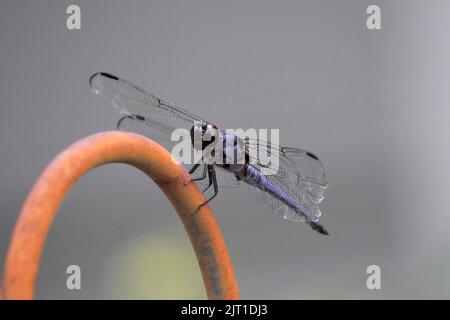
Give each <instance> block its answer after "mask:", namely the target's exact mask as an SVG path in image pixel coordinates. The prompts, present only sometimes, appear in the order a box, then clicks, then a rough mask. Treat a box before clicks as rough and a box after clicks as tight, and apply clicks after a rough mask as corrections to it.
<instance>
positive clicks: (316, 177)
mask: <svg viewBox="0 0 450 320" xmlns="http://www.w3.org/2000/svg"><path fill="white" fill-rule="evenodd" d="M245 148H246V151H247V152H248V154H249V155H250V163H252V164H257V165H258V166H260V167H264V168H266V171H269V172H270V166H269V165H268V163H269V162H270V157H274V156H276V157H278V160H279V164H280V167H282V168H283V169H284V170H287V171H292V172H293V173H295V174H296V175H297V178H296V179H300V180H305V181H316V182H319V183H321V184H326V182H325V169H324V167H323V164H322V162H321V161H320V159H319V157H317V156H316V155H315V154H314V153H312V152H309V151H305V150H302V149H298V148H292V147H281V146H278V145H276V144H272V143H270V142H268V141H265V140H261V139H252V138H247V139H245ZM276 173H277V172H276V170H275V169H274V170H273V171H272V172H270V174H276Z"/></svg>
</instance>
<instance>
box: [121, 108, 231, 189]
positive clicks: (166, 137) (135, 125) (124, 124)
mask: <svg viewBox="0 0 450 320" xmlns="http://www.w3.org/2000/svg"><path fill="white" fill-rule="evenodd" d="M150 121H151V119H146V118H143V117H132V116H131V117H130V116H124V117H123V118H121V119H120V120H119V122H118V124H117V126H118V128H119V129H120V130H124V131H133V132H136V133H139V134H141V135H143V136H146V137H152V138H153V139H155V140H157V141H158V143H159V144H160V145H162V146H163V147H164V148H166V149H167V150H169V151H171V150H173V148H174V147H175V145H176V144H177V143H178V141H172V140H171V139H170V135H171V131H169V130H168V129H166V128H161V127H160V126H159V125H155V124H153V123H151V122H150ZM149 122H150V123H151V124H149ZM189 143H190V142H189ZM190 150H191V154H190V158H191V159H194V158H193V157H194V154H193V152H194V150H193V149H190ZM182 165H183V166H184V167H185V169H186V170H187V171H189V169H190V168H191V167H192V165H189V164H184V163H182ZM214 169H215V171H216V178H217V183H218V185H219V186H221V187H227V188H234V187H239V181H238V180H237V179H236V176H235V175H234V174H233V173H231V172H230V171H228V170H225V169H223V168H222V167H219V166H215V168H214ZM202 170H203V166H200V167H199V168H198V169H197V170H196V172H195V173H194V174H192V176H193V178H197V177H200V176H201V174H202ZM196 183H197V184H198V185H199V186H201V187H206V186H207V185H208V183H209V181H208V178H206V179H203V180H197V181H196Z"/></svg>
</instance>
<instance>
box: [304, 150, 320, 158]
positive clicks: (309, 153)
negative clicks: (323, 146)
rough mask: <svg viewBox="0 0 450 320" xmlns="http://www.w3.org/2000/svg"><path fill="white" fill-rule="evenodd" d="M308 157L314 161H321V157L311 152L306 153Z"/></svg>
mask: <svg viewBox="0 0 450 320" xmlns="http://www.w3.org/2000/svg"><path fill="white" fill-rule="evenodd" d="M306 155H307V156H308V157H310V158H313V159H316V160H319V157H318V156H316V155H315V154H314V153H311V152H307V153H306Z"/></svg>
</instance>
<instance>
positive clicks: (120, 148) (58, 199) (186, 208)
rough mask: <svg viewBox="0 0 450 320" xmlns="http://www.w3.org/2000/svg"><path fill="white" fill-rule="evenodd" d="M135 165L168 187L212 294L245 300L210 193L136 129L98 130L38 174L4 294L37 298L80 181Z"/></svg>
mask: <svg viewBox="0 0 450 320" xmlns="http://www.w3.org/2000/svg"><path fill="white" fill-rule="evenodd" d="M115 162H121V163H126V164H130V165H132V166H134V167H136V168H138V169H140V170H142V171H143V172H144V173H145V174H147V175H148V176H149V177H150V178H151V179H152V180H153V181H154V182H156V184H157V185H158V186H159V187H160V188H161V189H162V191H163V192H164V193H165V195H166V196H167V198H168V199H169V200H170V202H171V203H172V205H173V206H174V208H175V210H176V211H177V212H178V215H179V216H180V219H181V221H182V222H183V225H184V227H185V229H186V231H187V233H188V235H189V238H190V239H191V242H192V246H193V247H194V250H195V253H196V256H197V259H198V263H199V265H200V270H201V272H202V276H203V281H204V285H205V289H206V293H207V296H208V298H209V299H239V293H238V287H237V283H236V280H235V277H234V272H233V267H232V264H231V259H230V257H229V255H228V251H227V248H226V245H225V241H224V240H223V238H222V234H221V232H220V229H219V226H218V224H217V222H216V219H215V218H214V216H213V214H212V212H211V209H210V208H209V206H208V205H205V206H203V207H202V208H201V209H200V210H197V209H198V206H199V204H201V203H203V202H204V201H205V200H204V197H203V195H202V193H201V192H200V190H199V189H198V187H197V185H196V184H195V183H191V182H190V176H189V174H188V173H187V172H186V171H185V170H184V169H183V167H182V166H180V165H177V164H176V163H174V162H173V161H172V158H171V155H170V153H169V152H168V151H167V150H165V149H164V148H163V147H161V146H160V145H158V144H157V143H155V142H153V141H152V140H150V139H148V138H145V137H143V136H141V135H138V134H134V133H125V132H119V131H109V132H102V133H98V134H94V135H92V136H89V137H86V138H84V139H81V140H79V141H78V142H76V143H74V144H73V145H71V146H70V147H68V148H67V149H66V150H65V151H63V152H62V153H60V154H59V155H58V156H57V157H56V158H55V159H54V160H53V161H52V162H51V163H50V165H49V166H48V167H47V168H46V169H45V170H44V172H43V173H42V174H41V176H40V177H39V178H38V180H37V182H36V183H35V185H34V187H33V189H32V190H31V192H30V194H29V195H28V198H27V199H26V201H25V203H24V205H23V207H22V210H21V212H20V215H19V218H18V220H17V223H16V226H15V230H14V233H13V236H12V239H11V242H10V245H9V248H8V252H7V255H6V261H5V268H4V274H3V284H2V288H1V292H2V295H3V298H4V299H32V298H33V294H34V286H35V282H36V277H37V273H38V268H39V261H40V257H41V254H42V250H43V247H44V244H45V239H46V237H47V234H48V231H49V229H50V225H51V223H52V220H53V217H54V216H55V214H56V212H57V210H58V208H59V207H60V205H61V203H62V201H63V199H64V197H65V196H66V195H67V193H68V192H69V190H70V188H71V187H72V186H73V185H74V184H75V183H76V182H77V180H78V179H79V178H80V177H82V176H83V175H85V174H86V173H87V172H88V171H90V170H91V169H93V168H95V167H98V166H100V165H103V164H107V163H115Z"/></svg>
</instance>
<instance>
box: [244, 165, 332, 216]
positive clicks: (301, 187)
mask: <svg viewBox="0 0 450 320" xmlns="http://www.w3.org/2000/svg"><path fill="white" fill-rule="evenodd" d="M266 178H267V179H268V180H269V181H271V182H272V183H273V184H275V185H277V186H278V187H280V188H282V189H283V190H284V191H285V192H286V193H287V194H289V195H290V196H291V197H292V198H294V199H296V201H297V203H298V205H299V207H301V208H303V209H304V210H303V215H305V216H307V217H308V218H309V219H310V220H312V221H314V222H317V221H318V220H319V218H320V216H321V214H322V213H321V211H320V208H319V204H320V202H321V201H322V200H323V198H324V197H323V193H324V191H325V189H326V188H327V186H328V185H327V184H326V183H321V182H317V181H307V180H305V179H303V178H301V177H299V175H298V174H296V173H293V172H292V171H290V170H286V169H285V168H283V167H280V168H279V170H278V173H277V174H275V175H268V176H266ZM249 187H250V191H251V193H252V194H253V196H255V198H256V199H258V200H259V201H260V202H261V203H263V204H265V205H267V206H268V207H269V209H270V210H271V211H272V212H273V213H274V214H275V215H277V216H279V217H281V218H283V219H285V220H288V221H295V222H299V221H304V217H303V216H302V214H299V213H298V212H296V211H295V210H293V209H292V208H291V207H289V206H287V205H286V204H284V203H283V202H282V201H281V200H279V199H278V198H276V197H274V196H272V195H271V194H269V193H268V192H265V191H263V190H261V189H259V188H257V187H254V186H252V185H249Z"/></svg>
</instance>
